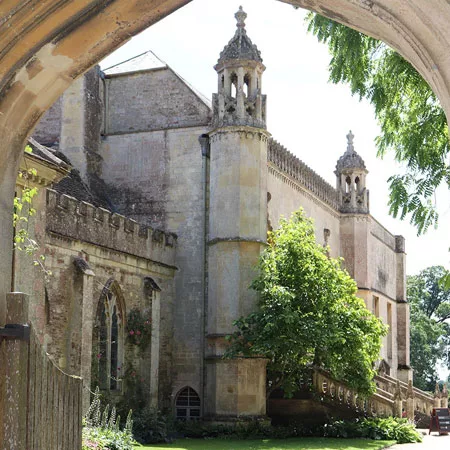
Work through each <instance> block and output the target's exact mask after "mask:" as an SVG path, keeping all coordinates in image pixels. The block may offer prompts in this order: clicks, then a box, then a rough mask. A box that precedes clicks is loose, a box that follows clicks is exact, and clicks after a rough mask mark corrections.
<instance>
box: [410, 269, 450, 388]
mask: <svg viewBox="0 0 450 450" xmlns="http://www.w3.org/2000/svg"><path fill="white" fill-rule="evenodd" d="M445 273H446V270H445V269H444V268H443V267H442V266H433V267H429V268H427V269H425V270H423V271H421V272H420V273H419V274H418V275H415V276H409V277H408V279H407V296H408V300H409V302H410V305H411V366H412V368H413V369H414V384H415V385H416V386H417V387H418V388H420V389H424V390H429V391H432V390H433V389H434V386H435V383H436V381H437V380H438V374H437V365H438V363H444V364H447V365H448V363H449V361H448V353H447V349H448V345H449V332H450V327H449V324H448V319H450V291H448V290H445V289H444V288H443V287H442V285H441V282H440V280H441V279H442V277H443V276H444V274H445Z"/></svg>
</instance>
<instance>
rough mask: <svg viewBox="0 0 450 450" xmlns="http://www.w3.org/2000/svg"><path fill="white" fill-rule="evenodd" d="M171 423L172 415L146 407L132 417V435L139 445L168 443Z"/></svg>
mask: <svg viewBox="0 0 450 450" xmlns="http://www.w3.org/2000/svg"><path fill="white" fill-rule="evenodd" d="M173 422H174V419H173V417H172V415H166V414H163V413H162V412H161V411H158V410H156V409H154V408H151V407H149V406H147V407H145V408H143V409H141V410H139V411H138V412H137V413H135V415H134V420H133V435H134V436H135V438H136V440H137V441H138V442H140V443H141V444H155V443H158V442H169V441H170V438H169V435H170V434H171V433H172V432H173V430H174V423H173Z"/></svg>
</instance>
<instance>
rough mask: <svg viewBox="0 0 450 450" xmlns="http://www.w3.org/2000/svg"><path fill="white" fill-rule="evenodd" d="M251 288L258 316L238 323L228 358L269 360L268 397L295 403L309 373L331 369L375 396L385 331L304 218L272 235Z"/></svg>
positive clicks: (295, 218)
mask: <svg viewBox="0 0 450 450" xmlns="http://www.w3.org/2000/svg"><path fill="white" fill-rule="evenodd" d="M269 242H270V245H269V246H268V247H267V248H266V250H265V251H264V252H263V254H262V256H261V258H260V262H259V275H258V278H257V279H256V280H255V281H254V282H253V284H252V288H253V289H255V290H256V291H257V292H258V293H259V302H258V309H257V311H255V312H254V313H252V314H250V315H249V316H247V317H242V318H240V319H239V320H237V321H236V322H235V325H236V327H237V331H236V332H235V333H233V335H231V336H229V337H228V339H229V341H230V347H229V349H228V351H227V353H226V357H235V356H244V357H252V356H263V357H266V358H268V360H269V363H268V382H269V385H268V390H269V391H271V390H273V389H276V388H278V387H280V388H282V389H283V391H284V393H285V395H287V396H291V395H292V394H293V393H294V392H295V391H296V390H298V389H299V386H300V384H301V380H302V378H303V375H304V372H305V369H307V368H308V367H310V366H311V365H316V366H319V367H323V368H326V369H327V370H329V371H330V372H331V374H332V376H333V377H334V378H336V379H339V380H343V381H345V382H346V383H347V384H348V385H349V386H350V387H352V388H354V389H356V390H358V391H359V392H360V394H366V395H369V394H371V393H373V392H374V389H375V386H374V383H373V381H372V379H373V376H374V375H375V372H374V369H373V367H374V362H375V361H376V360H377V359H378V357H379V353H380V347H381V339H382V337H383V336H384V335H386V332H387V329H386V327H385V326H384V325H383V324H382V323H381V321H380V320H379V319H377V318H376V317H375V316H373V315H372V314H371V313H370V312H369V311H368V310H367V308H366V307H365V304H364V302H363V301H362V300H361V299H359V298H357V297H356V295H355V293H356V290H357V288H356V283H355V282H354V281H353V280H352V279H351V278H350V276H349V275H348V273H347V272H346V271H345V270H343V269H342V268H341V260H337V259H332V258H328V257H327V250H326V249H325V248H323V247H322V246H320V245H318V244H317V243H316V240H315V236H314V228H313V225H312V222H311V220H310V219H307V218H306V217H305V215H304V213H303V212H302V211H298V212H296V213H294V214H293V215H292V217H291V220H289V221H287V220H282V221H281V224H280V228H279V229H278V230H277V231H275V232H273V233H271V234H270V235H269Z"/></svg>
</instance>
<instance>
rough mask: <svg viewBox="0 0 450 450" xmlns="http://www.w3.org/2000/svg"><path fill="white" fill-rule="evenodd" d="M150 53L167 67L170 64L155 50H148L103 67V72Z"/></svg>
mask: <svg viewBox="0 0 450 450" xmlns="http://www.w3.org/2000/svg"><path fill="white" fill-rule="evenodd" d="M148 53H151V54H152V55H153V56H154V57H155V58H156V59H157V60H158V61H160V62H161V63H162V64H164V65H165V66H166V67H167V66H168V65H167V63H166V62H165V61H163V60H162V59H161V58H160V57H159V56H158V55H157V54H156V53H155V52H154V51H153V50H146V51H145V52H142V53H140V54H139V55H135V56H132V57H131V58H128V59H125V60H123V61H121V62H118V63H116V64H113V65H112V66H109V67H106V68H105V69H102V70H103V72H106V71H107V70H111V69H114V67H117V66H120V65H122V64H125V63H127V62H130V61H133V60H134V59H137V58H140V57H141V56H144V55H146V54H148Z"/></svg>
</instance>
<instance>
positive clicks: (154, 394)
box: [150, 290, 161, 408]
mask: <svg viewBox="0 0 450 450" xmlns="http://www.w3.org/2000/svg"><path fill="white" fill-rule="evenodd" d="M160 298H161V296H160V292H159V291H156V290H154V291H153V297H152V341H151V360H150V406H151V407H152V408H158V383H159V336H160V321H161V299H160Z"/></svg>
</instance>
